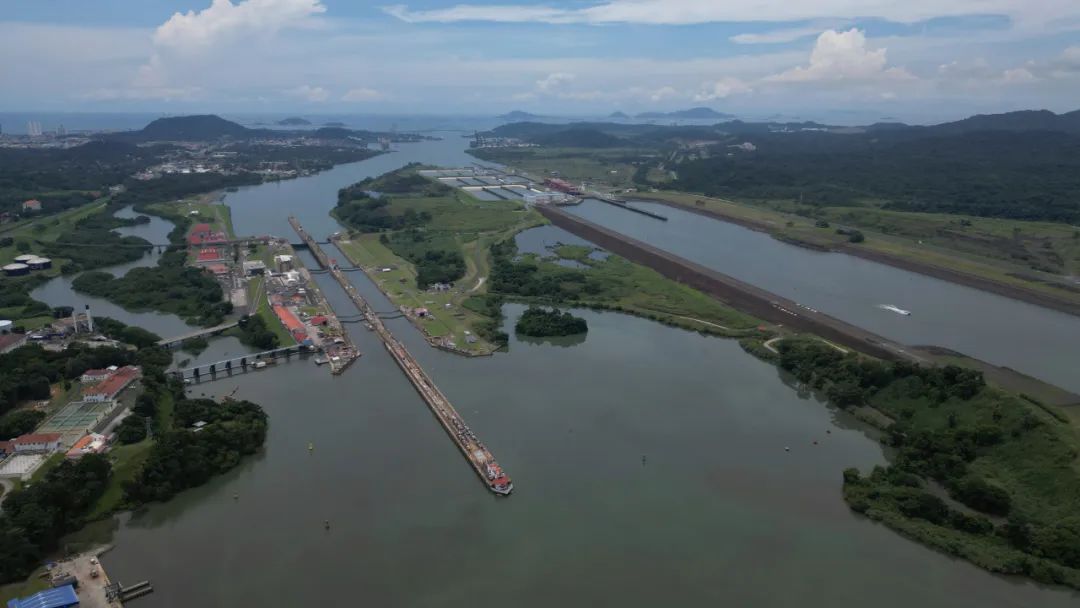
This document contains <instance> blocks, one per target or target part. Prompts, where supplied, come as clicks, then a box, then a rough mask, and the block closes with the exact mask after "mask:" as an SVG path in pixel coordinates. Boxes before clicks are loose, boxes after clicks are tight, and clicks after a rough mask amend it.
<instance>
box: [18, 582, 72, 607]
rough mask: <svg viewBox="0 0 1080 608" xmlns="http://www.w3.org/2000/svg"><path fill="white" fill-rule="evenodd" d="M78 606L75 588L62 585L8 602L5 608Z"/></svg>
mask: <svg viewBox="0 0 1080 608" xmlns="http://www.w3.org/2000/svg"><path fill="white" fill-rule="evenodd" d="M78 605H79V596H78V595H76V594H75V587H74V586H72V585H63V586H61V587H55V588H53V589H46V590H45V591H39V592H37V593H35V594H34V595H28V596H26V597H24V598H21V599H14V600H8V603H7V608H71V607H72V606H78Z"/></svg>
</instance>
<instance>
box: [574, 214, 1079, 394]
mask: <svg viewBox="0 0 1080 608" xmlns="http://www.w3.org/2000/svg"><path fill="white" fill-rule="evenodd" d="M633 204H634V205H635V206H638V207H641V208H645V209H648V210H650V211H655V212H656V213H659V214H661V215H663V216H665V217H667V218H668V221H666V222H662V221H658V220H655V219H652V218H649V217H646V216H643V215H640V214H637V213H630V212H627V211H625V210H623V209H619V208H617V207H615V206H612V205H608V204H605V203H602V202H599V201H595V200H588V201H585V202H584V203H583V204H581V205H578V206H576V207H566V211H568V212H570V213H573V214H575V215H578V216H580V217H583V218H585V219H588V220H591V221H593V222H596V223H598V224H601V225H603V226H605V227H607V228H610V229H612V230H615V231H617V232H620V233H622V234H625V235H627V236H630V237H633V238H635V239H638V240H641V241H644V242H646V243H648V244H650V245H653V246H655V247H658V248H660V249H664V250H667V251H670V252H672V253H674V254H677V255H680V256H682V257H684V258H687V259H689V260H691V261H694V262H697V263H699V264H702V265H704V266H707V267H709V268H712V269H714V270H717V271H719V272H723V273H725V274H727V275H729V276H732V277H735V278H736V279H740V280H742V281H746V282H747V283H751V284H753V285H756V286H758V287H761V288H763V289H767V290H769V291H772V292H773V293H776V294H778V295H781V296H785V297H787V298H790V299H792V300H795V301H796V302H799V303H800V304H804V305H806V306H809V307H811V308H815V309H817V310H820V311H822V312H824V313H828V314H830V315H832V316H834V317H836V318H838V319H841V320H843V321H846V322H848V323H851V324H853V325H855V326H857V327H861V328H863V329H867V330H869V331H872V332H874V333H877V334H880V335H882V336H885V337H886V338H891V339H893V340H896V341H898V342H900V343H902V344H908V345H911V346H920V345H930V346H941V347H945V348H949V349H952V350H955V351H959V352H962V353H964V354H966V355H970V356H972V357H976V358H979V359H982V360H984V361H988V362H990V363H994V364H996V365H1002V366H1006V367H1011V368H1013V369H1015V370H1018V371H1021V372H1023V373H1026V374H1028V375H1030V376H1034V377H1036V378H1039V379H1042V380H1045V381H1047V382H1050V383H1051V384H1056V385H1057V386H1060V387H1063V388H1066V389H1069V390H1071V391H1074V392H1080V375H1077V373H1076V370H1077V369H1078V368H1080V346H1078V345H1080V317H1075V316H1072V315H1067V314H1065V313H1061V312H1056V311H1053V310H1049V309H1046V308H1041V307H1039V306H1035V305H1033V304H1027V303H1025V302H1020V301H1018V300H1013V299H1010V298H1006V297H1003V296H999V295H995V294H992V293H988V292H985V291H979V290H977V289H972V288H970V287H964V286H962V285H956V284H953V283H948V282H945V281H942V280H939V279H935V278H932V277H927V276H925V275H921V274H917V273H914V272H908V271H906V270H901V269H899V268H893V267H891V266H885V265H883V264H878V263H875V262H871V261H869V260H864V259H861V258H857V257H853V256H850V255H847V254H843V253H823V252H819V251H813V250H810V249H806V248H803V247H797V246H795V245H790V244H788V243H784V242H782V241H778V240H776V239H774V238H772V237H771V236H769V235H767V234H764V233H761V232H755V231H753V230H750V229H748V228H744V227H742V226H738V225H735V224H730V223H727V222H723V221H720V220H716V219H713V218H708V217H703V216H701V215H698V214H695V213H691V212H689V211H683V210H680V209H675V208H672V207H667V206H663V205H659V204H656V203H648V202H643V201H634V202H633ZM889 304H891V305H894V306H898V307H900V308H902V309H906V310H909V311H911V316H902V315H899V314H896V313H894V312H890V311H887V310H883V309H881V308H879V307H880V306H882V305H889Z"/></svg>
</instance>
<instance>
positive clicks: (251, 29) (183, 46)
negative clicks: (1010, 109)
mask: <svg viewBox="0 0 1080 608" xmlns="http://www.w3.org/2000/svg"><path fill="white" fill-rule="evenodd" d="M325 11H326V7H325V6H323V4H322V2H320V1H319V0H240V1H239V2H237V3H236V4H233V3H232V1H231V0H213V3H212V4H211V5H210V6H209V7H208V8H205V9H203V10H201V11H198V12H196V11H188V12H186V13H175V14H173V16H172V17H170V18H169V20H168V21H166V22H165V23H163V24H161V25H160V26H159V27H158V28H157V30H156V31H155V32H154V44H155V45H158V46H159V47H163V48H168V49H172V50H175V51H179V52H191V51H197V50H203V49H207V48H210V47H213V46H214V45H216V44H219V43H221V42H225V41H232V40H235V39H236V38H237V37H242V36H244V35H247V34H273V33H275V32H277V31H279V30H281V29H284V28H287V27H297V26H299V25H301V24H303V23H305V22H306V21H307V20H309V19H310V18H311V17H314V16H316V15H319V14H321V13H324V12H325Z"/></svg>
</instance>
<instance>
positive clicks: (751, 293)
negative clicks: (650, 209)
mask: <svg viewBox="0 0 1080 608" xmlns="http://www.w3.org/2000/svg"><path fill="white" fill-rule="evenodd" d="M537 210H539V211H540V213H541V214H543V215H544V217H546V218H548V219H549V220H551V222H552V223H553V224H555V225H556V226H558V227H559V228H562V229H563V230H566V231H568V232H570V233H572V234H575V235H577V236H579V237H581V238H583V239H586V240H588V241H591V242H593V243H595V244H596V245H598V246H600V247H603V248H604V249H607V250H608V251H610V252H612V253H614V254H616V255H620V256H622V257H624V258H626V259H628V260H630V261H632V262H636V263H638V264H642V265H644V266H647V267H649V268H652V269H653V270H655V271H657V272H659V273H660V274H662V275H664V276H665V277H667V278H669V279H672V280H675V281H678V282H680V283H684V284H686V285H689V286H691V287H693V288H695V289H698V290H700V291H702V292H704V293H707V294H709V295H710V296H712V297H714V298H716V299H718V300H721V301H723V302H725V303H727V304H728V305H730V306H731V307H733V308H736V309H738V310H741V311H743V312H746V313H748V314H751V315H753V316H755V317H757V318H759V319H762V320H765V321H769V322H771V323H775V324H777V325H784V326H787V327H791V328H794V329H796V330H798V331H804V332H809V333H813V334H816V335H818V336H821V337H822V338H825V339H826V340H829V341H832V342H835V343H837V344H842V345H844V346H847V347H850V348H852V349H855V350H858V351H860V352H864V353H867V354H869V355H873V356H875V357H880V358H883V359H893V360H895V359H909V360H913V361H918V362H925V361H924V360H923V358H922V357H919V356H918V355H916V354H915V353H911V352H908V351H906V350H904V349H903V348H902V347H901V346H900V345H899V344H896V343H894V342H891V341H889V340H887V339H885V338H883V337H881V336H879V335H877V334H874V333H871V332H868V331H866V330H863V329H860V328H858V327H856V326H854V325H851V324H849V323H845V322H843V321H841V320H839V319H836V318H834V317H830V316H829V315H826V314H824V313H821V312H818V311H816V310H812V309H809V308H806V307H804V306H800V305H799V304H798V303H796V302H794V301H792V300H789V299H787V298H784V297H782V296H779V295H776V294H774V293H771V292H768V291H765V290H764V289H760V288H758V287H755V286H753V285H750V284H749V283H744V282H742V281H740V280H738V279H735V278H733V277H730V276H728V275H725V274H722V273H719V272H716V271H715V270H712V269H710V268H706V267H704V266H702V265H700V264H696V263H694V262H691V261H690V260H687V259H685V258H682V257H679V256H677V255H674V254H672V253H669V252H666V251H663V250H661V249H657V248H655V247H653V246H651V245H649V244H647V243H644V242H641V241H639V240H637V239H633V238H630V237H628V236H626V235H623V234H619V233H617V232H614V231H611V230H608V229H607V228H604V227H603V226H600V225H599V224H595V223H593V222H590V221H588V220H584V219H582V218H580V217H577V216H574V215H571V214H569V213H566V212H565V211H562V210H560V209H557V208H554V207H550V206H538V207H537Z"/></svg>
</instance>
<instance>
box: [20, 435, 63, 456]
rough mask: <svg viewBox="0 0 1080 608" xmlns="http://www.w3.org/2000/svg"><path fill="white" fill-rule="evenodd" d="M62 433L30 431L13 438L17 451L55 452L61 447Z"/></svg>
mask: <svg viewBox="0 0 1080 608" xmlns="http://www.w3.org/2000/svg"><path fill="white" fill-rule="evenodd" d="M61 436H62V435H60V433H28V434H26V435H19V436H18V437H16V438H15V439H12V440H11V445H12V446H13V447H14V448H15V452H16V453H18V452H55V451H56V450H59V449H60V437H61Z"/></svg>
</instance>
